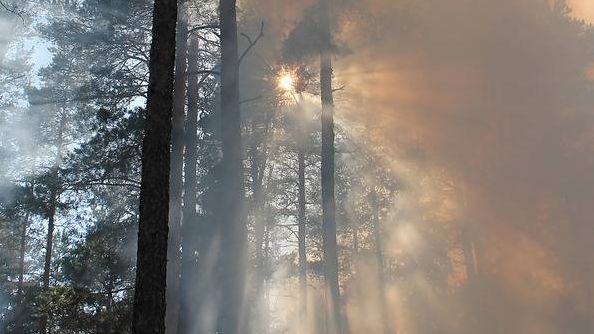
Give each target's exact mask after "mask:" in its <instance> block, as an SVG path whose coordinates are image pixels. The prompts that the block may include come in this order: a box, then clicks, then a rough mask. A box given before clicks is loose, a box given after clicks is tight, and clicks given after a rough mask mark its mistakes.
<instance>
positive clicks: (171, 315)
mask: <svg viewBox="0 0 594 334" xmlns="http://www.w3.org/2000/svg"><path fill="white" fill-rule="evenodd" d="M187 39H188V26H187V22H186V13H185V6H184V0H178V21H177V34H176V53H177V54H176V58H175V81H174V90H173V116H172V122H171V124H172V129H171V164H170V166H171V175H170V186H169V192H170V196H169V241H168V245H167V311H166V315H165V332H166V333H167V334H175V333H177V320H178V313H179V277H180V271H181V263H180V261H181V252H180V244H181V240H180V239H181V216H182V187H183V165H184V163H183V160H184V123H185V122H184V118H185V105H186V78H187V76H186V69H187V67H186V59H187Z"/></svg>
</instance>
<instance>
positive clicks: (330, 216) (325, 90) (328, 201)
mask: <svg viewBox="0 0 594 334" xmlns="http://www.w3.org/2000/svg"><path fill="white" fill-rule="evenodd" d="M329 7H330V5H329V1H328V0H322V1H321V8H320V16H321V19H320V27H321V32H320V33H321V38H322V41H323V42H322V43H323V46H322V50H321V55H320V94H321V99H322V224H323V239H324V274H325V278H326V285H327V288H328V290H329V294H330V299H329V308H330V317H331V320H332V322H331V324H332V326H331V327H332V328H331V331H333V332H335V333H342V332H343V330H342V317H341V312H340V288H339V285H338V254H337V252H338V250H337V245H336V200H335V197H334V98H333V96H332V93H333V92H332V52H331V49H332V48H331V44H332V35H331V32H330V8H329Z"/></svg>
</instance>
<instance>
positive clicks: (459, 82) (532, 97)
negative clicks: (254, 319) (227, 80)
mask: <svg viewBox="0 0 594 334" xmlns="http://www.w3.org/2000/svg"><path fill="white" fill-rule="evenodd" d="M254 1H256V2H257V3H260V4H261V6H260V7H259V8H260V10H261V11H263V13H264V14H263V15H264V16H268V17H269V21H272V22H273V23H274V25H273V28H271V29H276V31H277V32H278V33H279V35H281V36H282V35H283V34H285V35H286V34H287V32H288V31H290V26H291V22H293V24H295V23H296V22H298V20H299V19H300V17H301V15H302V14H301V13H304V12H306V11H305V9H304V8H305V7H306V6H307V4H306V3H305V2H303V3H301V2H300V3H299V4H300V6H299V7H303V8H296V7H298V6H297V5H295V4H292V5H290V6H289V5H284V3H285V1H273V0H251V1H250V3H251V2H254ZM568 4H569V5H571V6H573V7H574V8H575V11H573V12H567V11H565V10H564V9H563V6H562V5H560V4H559V3H557V4H555V2H554V1H549V2H547V1H545V0H499V1H493V0H425V1H412V0H361V1H358V2H353V1H350V2H349V6H348V7H344V8H339V9H337V8H336V7H335V10H337V11H340V12H341V17H342V18H341V20H340V22H339V23H338V26H339V28H338V29H339V32H338V33H337V37H338V39H340V41H342V42H344V43H346V44H347V45H348V46H349V49H350V50H351V52H350V53H348V54H346V55H343V56H340V57H339V59H338V61H337V64H336V66H335V77H336V82H337V83H338V84H339V85H343V84H344V85H345V90H344V91H343V92H339V93H338V94H337V100H338V102H337V111H336V112H337V117H338V118H339V119H340V124H341V125H342V126H343V127H346V128H347V129H348V131H350V132H351V133H352V134H354V135H356V136H358V137H359V138H360V139H361V140H362V141H364V142H366V143H368V144H369V145H370V146H373V147H376V148H377V151H378V152H380V151H381V152H383V153H384V155H382V157H383V158H384V161H386V164H389V165H391V166H392V170H393V171H394V173H395V175H396V177H398V178H399V179H400V180H401V182H402V184H403V185H404V187H405V190H403V191H402V194H401V196H400V197H399V198H398V201H399V204H398V205H397V209H396V210H397V211H396V212H395V213H396V215H395V217H396V219H395V220H394V222H393V223H392V224H391V226H393V228H392V229H391V230H392V231H391V232H392V234H394V236H395V237H394V238H393V242H391V243H390V244H389V245H387V246H386V247H387V248H393V249H392V250H393V251H398V250H399V249H401V248H402V247H403V246H402V244H399V242H398V240H400V239H399V238H398V236H399V235H402V233H403V232H402V230H403V229H405V228H406V229H408V228H410V229H413V230H414V229H415V228H416V226H418V225H419V224H421V221H423V224H429V225H430V226H431V225H432V224H433V227H434V228H435V229H437V230H439V229H440V228H442V227H443V226H442V225H447V226H452V225H455V226H460V227H461V228H462V230H463V231H465V232H464V233H465V234H466V237H467V238H468V239H470V240H471V241H472V243H474V244H475V247H476V249H475V251H476V257H477V266H478V271H479V272H480V274H479V279H478V283H477V285H476V288H475V289H474V290H472V293H471V295H470V296H469V297H468V299H467V300H465V301H462V302H461V303H460V305H454V304H450V302H448V301H447V300H446V299H445V297H444V298H442V297H440V296H435V295H431V294H432V292H431V291H428V290H431V283H430V282H429V283H427V282H412V283H411V284H413V285H415V286H416V288H415V289H417V290H416V292H413V293H412V295H411V296H410V297H409V299H408V300H407V301H406V302H402V303H401V301H402V299H403V298H402V296H399V295H398V294H399V293H401V292H400V291H401V290H399V288H402V286H400V287H399V286H394V287H393V290H394V291H393V294H392V295H393V296H396V297H394V298H393V300H392V303H391V304H392V308H393V309H396V310H399V311H398V313H399V316H398V319H396V322H397V323H398V327H399V328H400V329H401V333H408V332H409V331H411V332H419V333H424V332H427V331H424V330H423V329H422V328H423V327H422V326H423V325H421V324H415V323H414V320H411V319H408V318H409V314H411V313H414V312H415V311H414V310H413V311H408V312H405V310H406V309H407V308H408V309H410V308H411V303H414V299H424V300H425V302H426V303H427V304H426V305H429V308H428V309H419V310H417V311H426V312H429V313H430V314H432V315H433V316H429V317H430V318H432V319H433V320H432V322H433V323H434V324H435V326H437V327H440V328H442V329H443V332H444V333H445V332H465V333H479V332H480V333H535V334H536V333H539V334H543V333H544V334H546V333H591V332H592V331H593V330H594V321H593V320H592V319H594V302H592V301H593V300H594V283H593V282H594V258H593V257H592V256H591V254H592V250H593V245H594V223H593V219H594V205H592V204H593V199H594V90H593V89H592V83H593V82H592V81H591V80H594V31H592V30H591V29H590V30H588V27H587V26H585V25H584V24H583V23H581V22H571V21H570V18H576V19H577V20H585V21H589V22H592V21H594V5H593V4H592V2H591V1H587V0H581V1H578V0H574V1H570V2H569V3H568ZM265 9H269V10H271V11H270V12H266V11H265ZM300 10H301V12H300ZM279 18H285V19H284V20H281V19H279ZM428 202H434V203H440V204H436V205H437V206H431V208H432V209H431V210H429V209H427V208H428V206H427V205H425V204H426V203H428ZM434 210H438V212H435V211H434ZM444 229H446V228H444ZM439 237H441V238H443V239H444V240H440V241H443V242H447V243H449V244H450V246H449V247H453V248H455V247H456V246H455V245H456V244H457V243H461V242H462V241H461V240H459V239H458V238H454V239H455V240H454V241H452V240H446V239H448V238H449V237H450V235H446V234H443V235H441V236H439ZM439 237H438V238H439ZM420 238H421V239H422V238H423V237H420ZM401 239H402V238H401ZM404 239H406V237H405V238H404ZM431 242H432V241H430V240H424V241H423V240H419V241H418V242H415V243H413V244H417V246H418V247H422V246H421V245H422V244H423V243H425V244H429V245H426V246H428V247H431V245H430V243H431ZM410 252H411V253H413V256H414V252H415V249H411V250H410ZM466 276H467V275H466V274H461V278H458V280H464V279H465V277H466ZM419 280H421V279H419ZM452 280H453V281H454V283H450V284H452V285H453V286H455V285H456V283H455V281H456V278H455V277H454V278H452ZM399 284H400V283H399ZM402 284H405V283H402ZM411 300H412V301H411ZM399 305H400V306H402V308H400V307H398V306H399ZM444 313H445V314H444ZM461 317H463V318H461ZM462 319H466V320H468V319H470V320H468V321H463V320H462ZM351 322H353V320H352V319H351ZM462 322H467V323H468V324H467V325H461V324H460V323H462ZM473 326H479V327H474V328H472V327H473ZM413 328H416V330H413ZM427 328H429V327H427Z"/></svg>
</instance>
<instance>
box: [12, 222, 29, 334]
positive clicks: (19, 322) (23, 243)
mask: <svg viewBox="0 0 594 334" xmlns="http://www.w3.org/2000/svg"><path fill="white" fill-rule="evenodd" d="M28 225H29V213H28V212H27V214H26V215H25V219H24V221H23V226H22V227H21V235H20V245H19V281H18V286H17V304H18V305H17V312H16V323H15V333H16V334H24V333H25V327H24V325H25V324H24V322H23V306H24V289H23V287H24V283H25V253H26V251H27V227H28Z"/></svg>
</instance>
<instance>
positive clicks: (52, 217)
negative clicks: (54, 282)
mask: <svg viewBox="0 0 594 334" xmlns="http://www.w3.org/2000/svg"><path fill="white" fill-rule="evenodd" d="M65 128H66V113H65V111H64V110H63V109H62V114H61V115H60V125H59V127H58V134H57V143H56V147H57V150H56V160H55V161H54V167H53V172H52V178H51V179H52V182H54V184H51V185H50V188H51V191H50V196H49V203H48V206H47V212H46V213H47V235H46V237H45V259H44V262H43V276H42V284H43V286H42V287H43V291H47V290H48V289H49V286H50V274H51V270H52V252H53V248H54V231H55V229H56V210H57V207H58V200H59V194H60V190H59V189H58V188H59V185H58V183H59V180H58V169H59V168H60V165H61V163H62V150H63V145H64V130H65ZM48 321H49V319H48V317H47V315H43V316H42V317H41V321H40V326H39V327H40V328H39V330H40V332H41V333H42V334H45V333H48V328H47V326H48Z"/></svg>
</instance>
